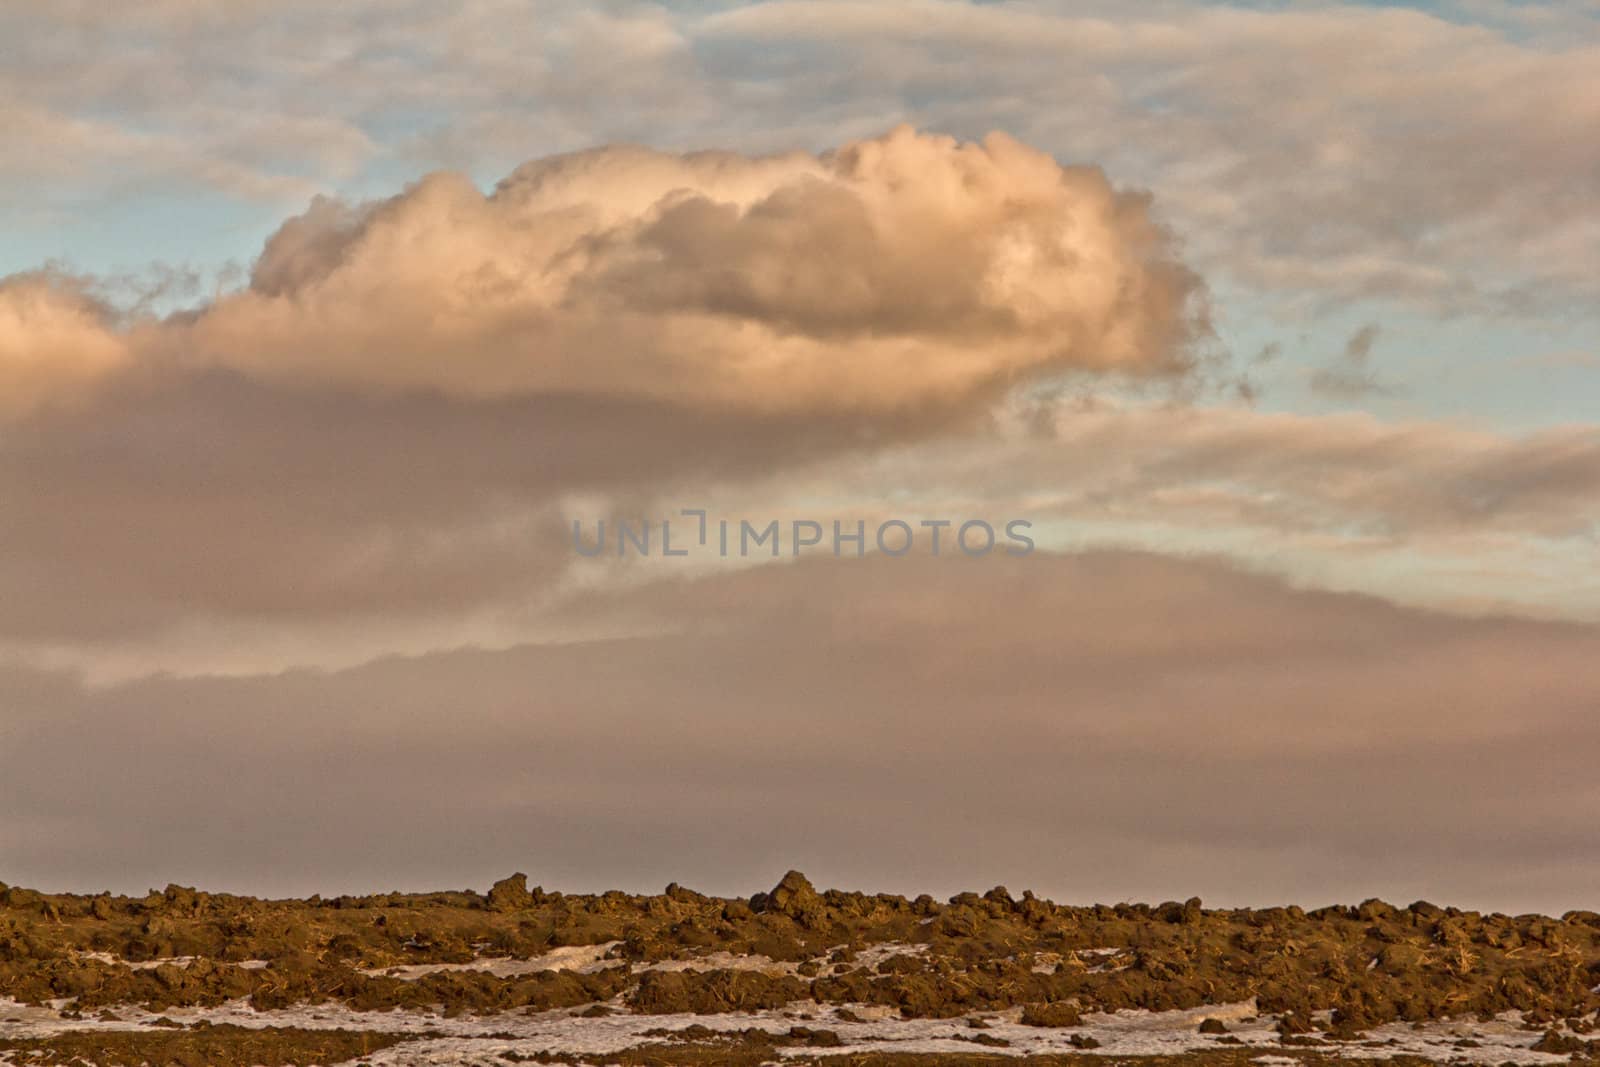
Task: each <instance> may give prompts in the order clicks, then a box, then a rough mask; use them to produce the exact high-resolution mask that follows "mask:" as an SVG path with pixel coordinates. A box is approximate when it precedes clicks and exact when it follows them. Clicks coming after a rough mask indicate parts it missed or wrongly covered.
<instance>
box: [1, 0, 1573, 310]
mask: <svg viewBox="0 0 1600 1067" xmlns="http://www.w3.org/2000/svg"><path fill="white" fill-rule="evenodd" d="M0 36H6V37H8V38H12V39H18V40H21V39H26V40H28V41H29V42H30V49H29V54H28V55H26V56H17V57H13V59H14V62H13V63H11V64H8V67H7V69H6V70H5V71H0V90H3V92H0V98H4V99H6V100H8V101H12V102H13V103H12V104H11V112H10V114H11V115H12V116H13V117H12V119H11V123H12V125H13V127H14V130H13V132H14V133H15V134H16V135H17V136H19V137H20V136H24V135H26V136H27V138H28V143H32V144H36V145H41V146H45V147H49V146H51V145H53V146H55V147H54V149H53V150H41V151H31V152H18V153H12V154H11V155H10V156H9V157H8V158H7V160H5V161H4V162H3V163H0V169H7V168H9V170H8V173H9V175H10V180H11V181H12V183H13V190H14V195H15V196H16V197H17V199H16V202H17V203H19V204H25V205H28V207H29V208H32V206H33V204H34V202H35V201H36V200H37V199H38V197H39V195H40V189H41V188H44V189H45V190H46V191H47V193H49V194H50V195H52V196H54V195H56V193H57V191H58V190H65V191H66V192H65V193H63V194H62V195H60V197H59V203H60V204H61V205H62V207H63V209H64V210H67V211H69V212H79V211H82V210H83V207H82V205H84V204H97V203H104V202H105V201H106V200H107V199H109V198H112V197H121V198H125V199H126V202H127V204H129V205H130V208H129V209H130V210H132V209H133V208H132V205H137V204H140V203H144V202H145V201H143V200H141V197H144V196H147V195H149V193H150V192H151V191H152V190H174V189H176V190H178V191H180V193H181V192H186V191H189V190H193V189H202V190H216V189H224V190H229V191H231V192H232V193H233V194H234V195H237V196H240V197H255V196H264V195H266V196H274V197H281V196H283V195H285V194H289V193H298V194H301V195H303V194H304V191H305V190H308V189H320V190H323V191H331V190H334V189H338V188H343V189H346V190H356V191H363V192H370V191H373V190H377V189H382V188H385V187H387V183H389V182H392V181H393V180H394V179H395V177H396V176H397V175H399V174H401V173H404V172H405V171H406V170H407V169H408V168H411V169H425V168H433V167H441V166H443V167H449V168H451V169H454V170H462V171H468V172H470V173H473V174H475V175H487V174H496V173H500V172H501V170H502V169H503V168H504V167H506V166H508V165H511V164H513V163H515V162H516V161H517V159H518V158H519V156H517V155H509V156H508V155H507V153H508V152H512V153H514V152H517V151H518V149H517V148H516V147H515V146H526V145H542V146H550V150H552V151H553V150H566V149H579V148H586V147H590V146H592V145H594V144H596V143H604V142H610V141H641V142H645V143H649V144H652V145H656V146H658V147H663V148H683V147H688V146H696V145H707V144H709V145H720V146H727V147H733V148H737V149H739V150H741V151H743V152H746V153H756V152H762V151H770V150H773V149H788V148H792V147H793V146H796V145H804V146H806V147H809V148H813V149H817V150H821V149H824V148H826V147H829V146H832V145H835V144H837V143H838V139H839V137H840V136H841V134H843V135H846V136H868V135H870V134H872V133H875V132H876V131H879V130H882V129H884V128H887V127H889V126H891V125H893V124H895V123H897V122H901V121H909V122H913V123H915V124H917V125H919V126H921V127H924V128H931V129H938V130H941V131H945V132H949V133H954V134H958V135H962V136H967V137H975V136H978V135H980V134H982V133H983V132H985V131H987V130H990V129H995V128H1003V129H1007V130H1010V131H1011V132H1012V133H1014V134H1015V135H1017V136H1018V137H1019V138H1021V139H1022V140H1024V141H1026V142H1027V143H1029V144H1032V145H1034V146H1036V147H1039V148H1042V149H1044V150H1046V151H1049V152H1051V153H1053V154H1055V155H1056V156H1058V157H1059V158H1061V159H1064V160H1093V161H1096V162H1098V163H1100V164H1101V165H1102V166H1104V167H1106V169H1107V170H1108V172H1109V173H1111V174H1112V175H1114V176H1115V177H1116V178H1117V180H1119V181H1129V182H1135V183H1138V184H1139V185H1141V186H1145V187H1148V188H1150V189H1152V190H1154V191H1155V193H1156V195H1157V197H1158V201H1157V202H1158V203H1159V204H1160V205H1161V210H1162V212H1163V213H1164V214H1165V217H1166V218H1168V219H1170V220H1172V221H1173V222H1174V223H1175V224H1176V225H1177V226H1178V228H1179V229H1180V230H1181V231H1182V232H1184V233H1186V234H1187V235H1189V239H1190V240H1191V241H1192V242H1193V245H1192V248H1191V261H1192V262H1195V263H1198V264H1199V265H1200V266H1201V267H1202V269H1203V271H1204V273H1205V274H1206V276H1207V277H1208V278H1211V279H1212V280H1213V281H1214V282H1220V281H1227V282H1228V283H1229V284H1230V285H1232V286H1239V287H1242V288H1245V289H1248V290H1250V291H1252V292H1256V293H1264V294H1267V295H1270V296H1271V297H1273V298H1274V299H1276V300H1279V301H1282V302H1285V303H1288V304H1304V305H1311V306H1312V307H1318V308H1320V307H1325V306H1328V305H1331V304H1342V303H1344V302H1347V301H1352V300H1360V301H1376V302H1382V303H1389V304H1393V303H1396V302H1399V303H1404V304H1408V305H1413V306H1418V307H1422V308H1425V309H1428V310H1431V311H1440V312H1446V313H1456V314H1481V313H1484V312H1485V311H1486V310H1487V311H1491V312H1494V313H1499V314H1526V313H1532V314H1539V313H1541V312H1542V311H1545V310H1550V309H1552V308H1557V309H1563V310H1570V309H1574V308H1576V309H1580V310H1581V309H1585V308H1587V307H1590V306H1593V304H1594V302H1595V299H1596V297H1597V296H1600V291H1597V289H1596V282H1595V277H1594V272H1593V271H1592V269H1591V263H1592V260H1593V250H1594V247H1595V242H1596V239H1597V234H1600V214H1597V211H1596V208H1595V199H1594V197H1593V196H1592V195H1591V188H1592V177H1593V174H1594V172H1595V168H1596V165H1597V152H1600V149H1597V148H1596V147H1595V145H1594V138H1591V137H1585V136H1584V134H1585V133H1586V132H1587V131H1589V130H1591V129H1593V128H1594V127H1595V125H1596V123H1597V121H1600V98H1597V97H1596V95H1595V93H1594V90H1593V78H1592V76H1591V71H1592V70H1593V69H1594V68H1595V66H1596V65H1597V63H1600V20H1596V19H1595V18H1594V16H1593V12H1592V11H1588V12H1586V11H1585V10H1584V9H1583V8H1582V7H1581V5H1571V4H1569V5H1562V6H1560V7H1557V6H1555V5H1548V4H1542V5H1537V6H1530V5H1527V4H1522V3H1515V2H1502V0H1487V2H1472V3H1459V4H1452V5H1448V6H1444V7H1439V6H1430V10H1429V11H1418V10H1405V9H1396V8H1394V7H1392V6H1376V5H1352V4H1336V3H1315V4H1295V5H1287V6H1282V5H1272V6H1265V7H1264V6H1261V5H1249V6H1228V5H1217V4H1211V3H1198V2H1196V3H1182V2H1179V3H1168V4H1163V5H1161V6H1160V8H1159V9H1148V8H1142V9H1133V8H1130V7H1128V6H1127V5H1114V4H1106V3H1093V4H1078V5H1073V6H1072V7H1071V8H1070V10H1069V9H1064V8H1061V7H1059V6H1057V7H1052V6H1049V5H1042V6H1041V5H1036V4H1021V3H992V4H977V3H960V2H940V0H918V2H915V3H904V4H895V5H879V4H871V3H859V2H849V0H783V2H770V3H757V4H727V5H714V6H712V7H710V8H707V7H706V6H704V5H690V6H687V7H672V6H665V5H656V4H637V5H628V6H625V7H621V8H616V9H611V10H607V11H604V12H599V11H596V10H595V9H594V7H593V5H582V4H573V3H567V2H564V0H540V2H539V3H537V4H533V3H526V2H510V3H505V4H497V5H492V6H487V7H485V6H475V5H465V6H456V7H452V8H449V9H439V10H437V11H423V10H419V9H417V8H415V7H407V8H401V9H397V8H395V7H393V5H384V4H377V3H371V2H368V0H353V2H351V3H347V4H341V5H339V6H338V7H337V8H329V7H328V6H327V5H312V4H305V3H300V2H293V3H280V4H272V5H260V4H239V5H227V6H215V5H212V6H205V5H201V6H196V5H193V4H161V5H150V6H147V7H146V6H141V8H140V9H139V10H137V11H131V10H130V11H118V12H115V13H109V14H108V13H105V12H96V13H95V14H94V17H93V19H89V18H87V17H86V16H85V14H84V9H82V8H81V6H80V5H70V4H69V5H52V6H50V7H48V8H39V7H37V6H30V7H27V8H19V9H17V10H16V11H15V12H5V13H0ZM220 55H228V56H229V57H230V58H229V61H228V62H227V63H219V62H216V60H215V57H217V56H220ZM597 57H604V59H605V61H604V62H601V61H600V60H599V59H598V58H597ZM1064 60H1065V61H1064ZM4 115H5V112H4V111H3V110H0V122H5V121H6V119H5V117H4ZM30 130H36V131H39V133H38V135H37V136H35V135H34V134H32V133H28V132H27V131H30ZM262 145H269V146H270V148H269V149H267V150H265V151H263V149H262ZM69 147H70V154H69V158H71V159H72V160H73V161H74V163H73V166H72V167H71V168H70V172H69V173H66V174H62V173H60V168H59V166H58V162H59V160H61V159H62V158H63V157H64V153H66V152H67V149H68V148H69ZM41 179H47V182H46V181H42V180H41Z"/></svg>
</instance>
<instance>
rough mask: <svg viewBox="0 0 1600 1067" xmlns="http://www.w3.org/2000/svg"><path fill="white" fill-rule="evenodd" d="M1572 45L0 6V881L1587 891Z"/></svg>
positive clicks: (1585, 606) (1281, 23)
mask: <svg viewBox="0 0 1600 1067" xmlns="http://www.w3.org/2000/svg"><path fill="white" fill-rule="evenodd" d="M1597 69H1600V4H1597V3H1595V2H1594V0H1568V2H1550V3H1533V2H1512V0H1460V2H1453V3H1441V4H1425V5H1404V4H1390V3H1384V4H1335V3H1321V2H1305V3H1251V4H1244V3H1241V4H1217V3H1195V2H1179V0H1170V2H1169V0H1154V2H1151V3H1142V4H1136V5H1130V4H1125V3H1109V2H1108V3H1100V2H1096V0H1085V2H1082V3H1065V2H1060V3H1045V2H1034V3H1025V2H992V3H968V2H960V0H905V2H898V0H889V2H871V3H869V2H865V0H769V2H765V3H754V4H735V3H721V2H704V3H678V4H651V3H615V4H610V3H602V4H578V3H566V2H563V0H478V2H473V0H468V2H464V3H460V4H452V5H435V4H426V3H420V2H411V3H381V4H380V3H372V2H367V0H352V2H350V3H345V4H340V5H334V6H332V7H330V6H329V5H325V4H312V3H309V2H301V0H277V2H274V3H271V4H266V3H256V2H254V0H247V2H243V3H229V4H222V3H212V2H207V0H152V2H150V3H146V4H142V5H128V6H127V7H126V8H125V9H119V10H117V11H115V12H108V11H107V10H106V9H104V7H103V5H91V4H87V3H74V2H65V3H60V4H55V5H49V6H41V5H34V4H24V3H8V2H5V0H0V145H3V147H4V151H0V880H4V881H6V882H9V883H13V884H29V885H37V886H40V887H42V888H48V889H71V890H78V891H89V890H96V889H100V888H112V889H115V890H118V891H126V892H142V891H143V890H144V889H145V888H147V887H148V886H152V885H155V886H159V885H165V884H166V883H167V882H170V881H177V882H181V883H185V884H200V885H203V886H206V887H208V888H213V889H228V890H236V891H243V892H257V893H311V892H323V893H329V892H339V891H357V890H359V891H372V890H377V889H386V888H407V889H420V888H436V887H442V886H457V885H475V886H482V885H487V884H488V882H489V881H492V880H493V879H494V878H498V877H500V876H503V875H504V874H506V873H509V872H510V871H512V870H525V871H527V872H528V873H529V875H530V877H531V878H532V879H533V880H534V881H535V882H543V883H544V884H546V885H547V887H551V888H561V889H568V890H579V889H603V888H610V887H619V888H627V889H636V890H637V889H658V888H659V887H660V886H661V885H664V884H666V883H667V882H669V881H678V882H680V883H683V884H687V885H691V886H694V887H696V888H699V889H702V890H705V891H716V892H727V893H749V892H753V891H755V890H758V889H763V888H765V887H767V886H768V885H770V883H771V882H773V881H774V880H776V878H777V876H778V875H781V874H782V873H783V871H785V870H787V869H789V868H791V867H801V868H802V869H804V870H805V871H806V872H807V873H808V874H809V875H810V876H811V877H812V878H813V880H815V881H816V882H818V884H823V885H837V886H840V887H844V888H860V889H867V890H880V889H881V890H893V891H901V892H911V893H916V892H922V891H931V892H937V893H941V894H943V895H948V894H950V893H953V892H956V891H958V890H963V889H978V890H982V889H986V888H988V887H989V886H991V885H993V884H996V883H1003V884H1006V885H1008V886H1009V887H1010V888H1011V889H1012V890H1013V891H1016V892H1020V891H1021V890H1022V889H1023V888H1030V889H1033V890H1034V891H1035V892H1038V893H1041V894H1042V895H1048V896H1052V897H1055V898H1056V899H1061V900H1072V901H1077V902H1084V901H1106V902H1115V901H1119V900H1130V899H1134V900H1137V899H1143V900H1150V901H1156V900H1159V899H1185V898H1187V897H1189V896H1191V895H1195V894H1199V895H1201V896H1203V897H1204V898H1205V899H1206V900H1207V901H1208V902H1216V903H1223V904H1230V903H1231V904H1268V903H1281V902H1287V901H1292V902H1297V903H1302V904H1306V905H1315V904H1322V903H1329V902H1335V901H1338V902H1347V903H1353V902H1356V901H1359V900H1361V899H1365V898H1367V897H1371V896H1383V897H1386V898H1388V899H1392V900H1395V901H1397V902H1400V903H1405V902H1409V901H1410V900H1413V899H1417V898H1419V897H1426V898H1428V899H1432V900H1435V901H1438V902H1442V903H1454V904H1460V905H1463V906H1473V907H1483V908H1496V909H1502V910H1508V911H1520V910H1533V909H1538V910H1545V911H1553V912H1560V911H1562V910H1566V909H1568V908H1579V907H1590V908H1592V907H1594V906H1595V904H1594V902H1595V900H1596V898H1597V897H1600V848H1597V847H1596V846H1597V845H1600V829H1597V827H1600V820H1597V819H1596V815H1600V793H1597V791H1596V786H1595V785H1594V776H1593V774H1592V773H1591V769H1592V767H1593V766H1594V765H1595V762H1596V760H1600V716H1597V715H1596V712H1600V667H1596V666H1595V664H1597V663H1600V566H1597V565H1600V548H1597V532H1600V422H1597V420H1596V414H1595V413H1596V412H1597V411H1600V313H1597V312H1596V311H1595V308H1596V307H1600V195H1597V193H1600V139H1597V138H1595V137H1594V131H1595V130H1596V129H1597V128H1600V80H1597V79H1596V78H1595V77H1594V71H1595V70H1597ZM686 509H687V510H688V511H690V512H695V511H704V512H705V513H706V516H707V518H708V522H709V523H710V529H711V530H712V531H713V533H712V536H711V538H710V539H709V540H708V541H706V542H705V543H700V542H698V541H693V540H692V539H691V540H690V541H685V540H675V543H677V544H680V545H682V544H689V545H690V549H691V550H689V551H688V552H687V554H686V555H684V556H681V557H679V556H672V557H667V556H665V555H663V554H662V553H661V551H660V549H661V547H662V546H661V542H660V541H659V540H657V541H656V542H655V543H654V547H655V548H656V551H655V552H654V553H652V554H648V555H641V554H639V553H634V554H632V555H629V554H628V553H626V552H619V551H614V549H616V543H615V535H616V532H617V528H618V524H619V522H636V523H637V522H642V521H645V520H649V521H650V522H652V523H653V524H655V525H654V533H655V535H656V536H657V537H658V538H659V536H660V533H661V526H660V523H661V521H662V520H663V519H669V518H670V519H671V521H672V523H673V526H672V536H673V537H674V538H675V539H678V538H683V537H686V536H691V537H692V533H693V532H694V522H695V519H694V516H693V515H686V514H685V511H686ZM724 519H725V520H728V521H730V522H731V523H732V524H733V529H734V532H735V540H736V542H737V535H738V532H739V525H738V524H739V522H740V520H745V521H748V522H751V523H752V524H753V525H754V526H755V527H756V528H758V529H764V528H765V526H766V525H767V524H768V523H769V522H776V523H777V524H778V529H779V537H780V543H779V546H778V551H777V552H776V553H769V552H768V551H767V550H766V548H765V547H764V546H762V547H760V548H758V551H756V552H755V553H741V552H738V551H735V552H732V553H730V554H729V555H727V556H724V555H722V554H721V553H719V552H717V551H715V536H716V535H715V530H716V528H717V526H716V524H717V522H718V521H719V520H724ZM974 520H981V521H983V522H986V523H988V524H989V528H991V529H994V530H996V531H999V532H1000V533H999V543H998V545H997V547H996V548H995V549H994V550H992V551H989V552H987V553H981V554H974V553H969V552H966V551H964V550H963V546H964V545H965V542H957V541H955V540H954V539H955V538H956V536H957V531H958V530H959V529H960V528H961V526H962V524H963V523H965V522H968V521H974ZM1013 521H1020V522H1022V523H1025V524H1026V525H1025V526H1023V527H1020V529H1023V530H1025V531H1027V536H1028V537H1029V539H1030V544H1031V545H1032V546H1033V550H1032V551H1031V552H1025V553H1023V552H1018V551H1014V550H1016V549H1017V548H1018V547H1019V545H1020V544H1021V542H1019V541H1015V540H1008V539H1007V538H1006V536H1005V533H1006V532H1007V530H1008V526H1007V524H1008V523H1010V522H1013ZM835 522H837V523H840V524H841V528H842V529H846V530H848V529H852V528H854V525H855V524H856V523H858V522H859V523H862V524H863V526H862V528H863V530H865V531H866V532H865V536H864V540H863V544H862V549H863V550H862V552H861V553H860V555H859V556H858V554H857V552H856V549H855V547H854V545H853V543H846V545H845V546H844V548H843V550H841V551H839V552H837V553H835V552H834V551H830V548H831V547H833V544H832V542H831V540H830V539H829V538H828V537H827V536H826V535H827V532H828V531H830V530H831V528H832V526H833V524H834V523H835ZM933 522H949V523H950V526H948V527H933V526H928V525H925V524H926V523H933ZM601 523H605V524H607V526H606V528H607V529H608V530H609V531H610V533H611V536H612V538H613V541H612V543H611V544H609V545H608V546H607V550H606V551H605V552H603V553H601V554H600V555H598V556H590V555H586V554H584V553H582V552H580V551H578V544H575V543H574V527H575V526H576V528H577V531H578V532H579V533H580V534H583V533H584V532H585V531H587V534H588V536H589V537H590V538H591V539H592V537H593V536H594V535H595V533H596V532H598V530H599V529H600V524H601ZM797 523H801V524H810V523H814V524H815V526H816V529H817V530H818V531H819V532H820V533H819V536H821V537H822V542H821V547H820V548H818V549H815V550H813V549H806V550H805V551H801V550H800V548H799V546H797V545H796V544H795V540H796V536H795V535H796V534H797V532H798V530H799V527H798V526H796V524H797ZM885 524H903V530H904V531H905V536H907V537H909V538H910V546H909V549H908V550H907V551H905V552H904V553H903V554H902V553H900V552H898V551H895V547H896V546H897V545H898V541H897V540H896V539H897V538H898V537H899V536H900V533H899V531H900V530H901V529H902V526H898V525H891V526H888V527H886V526H885ZM885 529H891V530H893V531H894V533H893V536H891V537H890V538H889V539H888V540H887V541H884V540H880V539H879V538H878V537H875V532H876V533H881V532H882V531H884V530H885ZM936 529H937V530H942V531H943V533H944V536H945V538H946V540H945V542H944V550H943V552H942V553H938V554H936V553H935V552H934V551H933V546H932V544H931V541H930V538H931V535H932V533H933V532H934V531H935V530H936ZM581 543H582V540H581V537H580V539H579V544H581ZM979 555H981V558H977V557H978V556H979Z"/></svg>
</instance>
